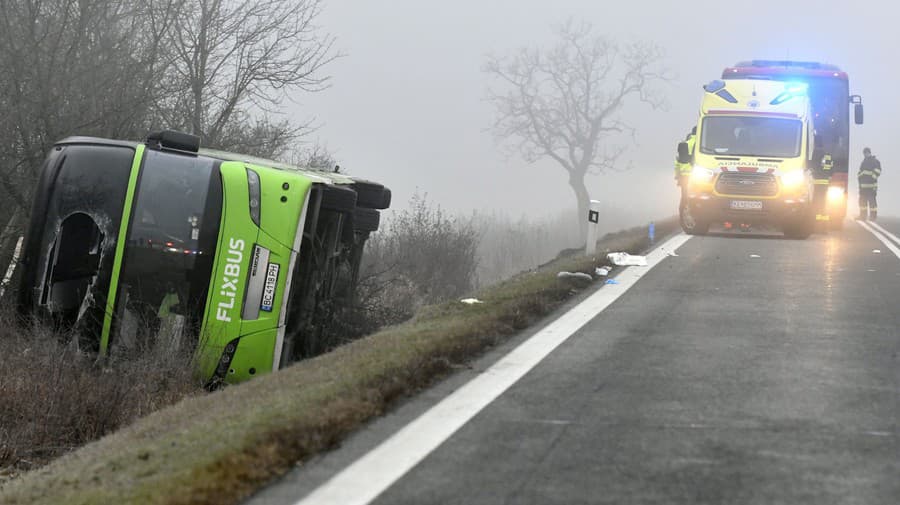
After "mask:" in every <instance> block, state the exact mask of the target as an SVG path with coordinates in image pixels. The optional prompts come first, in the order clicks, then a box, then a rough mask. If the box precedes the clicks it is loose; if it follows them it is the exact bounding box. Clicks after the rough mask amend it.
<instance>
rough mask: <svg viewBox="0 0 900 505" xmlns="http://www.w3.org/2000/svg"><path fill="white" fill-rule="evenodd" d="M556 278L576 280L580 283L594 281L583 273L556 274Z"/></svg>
mask: <svg viewBox="0 0 900 505" xmlns="http://www.w3.org/2000/svg"><path fill="white" fill-rule="evenodd" d="M556 277H557V278H558V279H577V280H580V281H588V282H590V281H592V280H594V278H593V277H591V276H590V274H586V273H584V272H560V273H558V274H556Z"/></svg>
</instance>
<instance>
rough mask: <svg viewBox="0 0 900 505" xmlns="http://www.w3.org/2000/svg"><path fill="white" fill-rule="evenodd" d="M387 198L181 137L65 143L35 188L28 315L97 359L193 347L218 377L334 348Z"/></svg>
mask: <svg viewBox="0 0 900 505" xmlns="http://www.w3.org/2000/svg"><path fill="white" fill-rule="evenodd" d="M390 200H391V192H390V190H389V189H387V188H385V187H384V186H383V185H381V184H378V183H374V182H371V181H365V180H360V179H356V178H352V177H347V176H345V175H342V174H338V173H333V172H327V171H322V170H312V169H304V168H301V167H296V166H291V165H285V164H281V163H278V162H274V161H270V160H261V159H256V158H252V157H248V156H243V155H240V154H234V153H226V152H220V151H212V150H205V149H200V140H199V138H198V137H195V136H193V135H188V134H185V133H180V132H175V131H163V132H159V133H153V134H151V135H149V136H148V138H147V139H146V141H144V142H125V141H118V140H108V139H99V138H90V137H71V138H67V139H65V140H62V141H60V142H58V143H57V144H56V145H55V146H54V147H53V149H52V150H51V152H50V154H49V155H48V157H47V159H46V160H45V162H44V164H43V167H42V170H41V174H40V179H39V181H38V184H37V187H36V190H35V196H34V201H33V208H32V213H31V221H30V222H29V225H28V228H27V232H26V237H25V241H24V246H23V250H22V258H21V265H22V279H21V284H20V288H19V293H18V307H19V311H20V313H21V314H23V315H25V316H29V317H37V318H38V319H39V320H43V321H49V322H50V323H52V324H53V325H55V326H56V327H58V328H62V329H64V330H65V331H67V332H71V334H72V335H75V336H76V338H77V342H78V345H79V347H80V348H81V349H82V350H85V351H87V352H95V353H99V354H100V355H108V354H109V353H111V352H116V349H117V348H120V347H121V348H123V349H128V348H138V349H139V348H140V346H141V345H148V344H152V345H170V346H172V349H173V352H178V351H175V349H182V350H183V349H185V348H187V349H194V350H195V351H196V352H197V356H198V358H199V360H198V361H199V369H200V373H201V374H202V375H203V378H204V380H207V381H209V383H210V384H216V383H220V382H238V381H241V380H245V379H248V378H250V377H253V376H255V375H259V374H262V373H266V372H270V371H273V370H277V369H279V368H281V367H284V366H285V365H286V364H288V363H290V362H293V361H295V360H297V359H300V358H303V357H307V356H310V355H313V354H316V353H318V352H321V351H322V350H323V349H322V342H321V341H320V339H321V336H322V332H323V331H324V329H325V328H326V327H327V325H328V322H329V318H331V317H333V315H334V311H335V307H340V306H341V304H344V303H347V302H349V301H350V300H352V298H353V296H354V292H355V288H356V284H357V281H358V276H359V265H360V261H361V258H362V253H363V248H364V245H365V242H366V240H367V239H368V237H369V234H370V233H371V232H373V231H375V230H377V229H378V226H379V221H380V214H379V210H382V209H386V208H388V207H389V206H390ZM195 339H196V340H195ZM185 342H187V343H189V344H190V345H187V346H185V345H182V344H184V343H185ZM181 352H183V351H181Z"/></svg>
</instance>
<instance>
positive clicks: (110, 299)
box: [100, 144, 144, 356]
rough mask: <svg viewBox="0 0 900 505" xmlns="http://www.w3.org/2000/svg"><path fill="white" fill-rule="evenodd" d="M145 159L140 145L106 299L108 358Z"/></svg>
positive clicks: (104, 344) (102, 347)
mask: <svg viewBox="0 0 900 505" xmlns="http://www.w3.org/2000/svg"><path fill="white" fill-rule="evenodd" d="M143 159H144V146H143V144H141V145H138V146H137V149H136V150H135V152H134V161H132V163H131V176H130V177H129V179H128V190H127V192H126V193H125V205H124V206H123V208H122V222H121V224H119V236H118V238H117V240H116V257H115V259H114V260H113V269H112V278H111V279H110V282H109V295H108V296H107V297H106V314H105V315H104V317H103V333H102V334H101V335H100V355H101V356H106V355H107V353H108V351H109V349H107V347H108V346H109V333H110V331H112V320H113V315H114V314H115V309H116V294H117V293H118V291H119V273H120V272H121V270H122V257H123V256H124V255H125V239H126V238H127V235H128V223H129V222H130V221H131V209H132V207H133V205H134V193H135V191H136V190H137V182H138V174H139V173H140V170H141V162H142V161H143Z"/></svg>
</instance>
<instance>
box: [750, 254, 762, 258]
mask: <svg viewBox="0 0 900 505" xmlns="http://www.w3.org/2000/svg"><path fill="white" fill-rule="evenodd" d="M750 257H751V258H762V256H760V255H758V254H751V255H750Z"/></svg>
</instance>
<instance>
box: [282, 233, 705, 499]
mask: <svg viewBox="0 0 900 505" xmlns="http://www.w3.org/2000/svg"><path fill="white" fill-rule="evenodd" d="M688 239H690V236H688V235H684V234H679V235H676V236H675V237H672V238H671V239H669V240H668V241H666V242H665V243H664V244H662V245H661V246H660V247H658V248H657V249H655V250H653V251H652V252H651V253H650V254H649V255H647V267H629V268H626V269H625V270H623V271H622V272H621V273H619V275H618V276H616V279H617V280H618V281H619V283H618V284H613V285H607V286H604V287H603V288H602V289H600V290H598V291H597V292H596V293H594V294H593V295H591V296H590V297H588V298H587V299H586V300H584V301H583V302H581V303H579V304H578V305H577V306H575V307H574V308H572V309H571V310H569V311H568V312H566V313H565V314H563V315H562V316H560V317H559V318H558V319H556V320H555V321H553V322H552V323H550V324H548V325H547V326H546V327H544V328H543V329H542V330H540V331H539V332H537V333H535V334H534V335H533V336H531V337H530V338H529V339H528V340H526V341H525V342H523V343H522V344H520V345H519V346H518V347H516V348H515V349H513V350H512V351H511V352H510V353H509V354H507V355H506V356H504V357H503V358H501V359H500V360H499V361H497V362H496V363H495V364H494V365H493V366H491V367H490V368H488V369H487V370H485V371H484V372H483V373H481V374H479V375H478V376H476V377H475V378H473V379H472V380H471V381H469V382H467V383H466V384H465V385H463V386H462V387H460V388H459V389H457V390H456V391H455V392H453V393H452V394H451V395H449V396H447V397H446V398H444V399H443V400H442V401H440V402H439V403H438V404H437V405H435V406H433V407H432V408H431V409H429V410H428V411H426V412H425V413H423V414H422V415H421V416H419V417H418V418H416V419H415V420H413V421H412V422H411V423H409V424H407V425H406V426H405V427H403V428H402V429H400V431H398V432H397V433H395V434H394V435H393V436H391V437H390V438H388V439H387V440H385V441H384V442H382V443H381V445H379V446H378V447H376V448H374V449H372V450H371V451H369V452H368V453H367V454H365V455H364V456H362V457H361V458H359V459H358V460H356V461H355V462H353V463H352V464H350V465H349V466H348V467H346V468H345V469H344V470H342V471H341V472H339V473H338V474H337V475H335V476H334V477H332V478H331V479H330V480H329V481H327V482H325V483H324V484H322V485H321V486H320V487H318V488H317V489H315V490H314V491H313V492H312V493H310V494H309V495H308V496H306V498H303V499H301V500H300V501H298V502H296V504H295V505H325V504H327V505H364V504H368V503H370V502H371V501H372V500H374V499H375V498H377V497H378V495H380V494H381V493H382V492H384V490H386V489H387V488H388V487H390V486H391V485H392V484H393V483H394V482H396V481H397V480H398V479H399V478H400V477H402V476H403V475H405V474H406V473H407V472H408V471H409V470H411V469H412V468H413V467H414V466H416V465H417V464H418V463H419V462H420V461H422V460H423V459H425V457H426V456H427V455H428V454H430V453H431V452H432V451H433V450H434V449H436V448H437V447H438V446H439V445H441V444H442V443H443V442H444V441H445V440H447V439H448V438H450V436H451V435H453V433H455V432H456V431H457V430H458V429H459V428H461V427H462V426H463V425H464V424H466V423H467V422H468V421H469V420H470V419H472V418H473V417H475V415H476V414H478V412H480V411H481V410H482V409H484V408H485V407H486V406H487V405H488V404H490V403H491V402H492V401H494V400H495V399H496V398H497V397H499V396H500V395H501V394H503V392H504V391H506V390H507V389H508V388H509V387H510V386H512V385H513V384H515V383H516V382H517V381H518V380H519V379H520V378H522V377H523V376H524V375H525V374H526V373H528V372H529V371H530V370H531V369H532V368H534V367H535V366H536V365H537V364H538V363H540V362H541V361H542V360H543V359H544V358H545V357H546V356H547V355H548V354H550V353H551V352H553V350H554V349H556V347H558V346H559V345H560V344H562V343H563V342H565V341H566V340H567V339H568V338H569V337H570V336H572V335H573V334H574V333H575V332H576V331H578V330H579V329H581V328H582V327H583V326H584V325H585V324H587V323H588V322H589V321H591V320H592V319H594V317H596V316H597V315H598V314H600V312H602V311H603V310H604V309H606V308H607V307H609V305H610V304H612V303H613V302H614V301H616V300H617V299H618V298H619V297H620V296H622V295H623V294H625V292H626V291H628V289H629V288H630V287H631V286H634V285H635V284H636V283H637V281H638V280H640V278H641V277H643V276H644V275H645V274H646V273H647V272H649V271H650V270H651V269H652V268H653V267H655V266H656V265H658V264H659V263H660V262H662V261H663V260H664V259H666V258H668V257H669V255H668V254H667V251H676V250H677V249H678V248H679V247H681V246H682V245H683V244H684V243H685V242H687V241H688Z"/></svg>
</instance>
